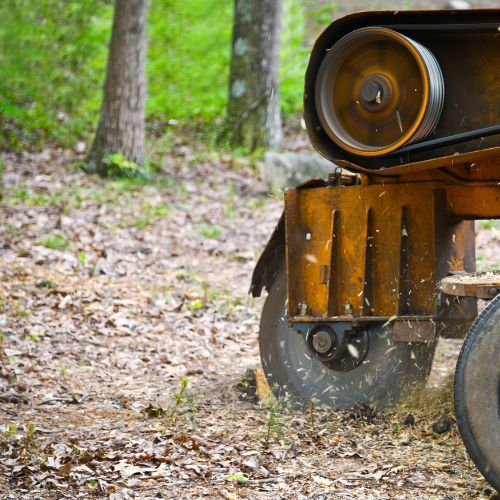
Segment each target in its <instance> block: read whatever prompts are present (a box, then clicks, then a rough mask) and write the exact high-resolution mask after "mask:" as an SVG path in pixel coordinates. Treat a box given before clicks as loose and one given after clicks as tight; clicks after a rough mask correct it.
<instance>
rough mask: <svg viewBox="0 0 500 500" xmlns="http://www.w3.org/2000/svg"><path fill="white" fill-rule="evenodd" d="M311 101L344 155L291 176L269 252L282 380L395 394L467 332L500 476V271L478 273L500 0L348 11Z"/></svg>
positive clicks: (497, 200)
mask: <svg viewBox="0 0 500 500" xmlns="http://www.w3.org/2000/svg"><path fill="white" fill-rule="evenodd" d="M304 117H305V122H306V127H307V132H308V135H309V138H310V140H311V143H312V145H313V146H314V148H315V149H316V150H317V151H318V152H319V153H321V154H322V155H323V156H324V157H325V158H327V159H328V160H331V161H332V162H333V163H334V164H335V165H337V167H338V168H337V169H336V170H335V171H334V173H332V174H330V175H329V177H328V179H327V180H311V181H308V182H306V183H304V184H302V185H301V186H299V187H297V188H295V189H289V190H287V191H286V193H285V209H284V213H283V216H282V217H281V219H280V221H279V223H278V225H277V227H276V229H275V230H274V232H273V234H272V236H271V238H270V240H269V243H268V244H267V246H266V248H265V250H264V252H263V253H262V255H261V257H260V259H259V261H258V263H257V265H256V268H255V270H254V274H253V278H252V287H251V292H252V294H253V295H254V296H259V295H260V294H261V292H262V290H263V289H266V290H267V291H268V296H267V299H266V302H265V305H264V309H263V313H262V319H261V326H260V349H261V358H262V364H263V368H264V371H265V373H266V376H267V378H268V381H269V383H270V385H271V386H272V387H276V389H277V390H278V391H279V392H281V393H287V394H290V395H292V396H295V397H296V398H298V399H301V400H303V401H308V400H311V399H313V398H314V399H316V400H319V401H320V402H322V403H325V404H328V405H330V406H332V407H334V408H345V407H351V406H353V405H359V404H370V405H374V406H377V407H379V408H380V407H387V406H391V405H394V404H396V403H398V401H400V400H401V399H402V398H403V397H405V396H406V395H407V394H408V393H409V392H410V391H411V390H412V389H413V387H419V386H422V385H423V384H425V380H426V378H427V376H428V374H429V372H430V369H431V365H432V360H433V356H434V351H435V347H436V343H437V340H438V337H439V336H442V337H446V338H464V337H465V341H464V342H463V347H462V351H461V354H460V357H459V360H458V364H457V368H456V375H455V406H456V416H457V421H458V425H459V428H460V432H461V434H462V437H463V439H464V442H465V445H466V447H467V449H468V451H469V454H470V455H471V457H472V459H473V460H474V462H475V463H476V465H477V466H478V468H479V469H480V471H481V473H482V474H483V475H484V476H485V478H486V479H487V480H488V481H489V482H490V483H491V484H492V485H493V486H494V487H495V488H496V489H497V490H500V295H498V294H499V293H500V273H499V272H498V269H497V270H496V271H495V270H491V271H489V272H483V273H479V274H478V273H475V261H476V258H475V232H474V220H477V219H499V218H500V10H498V9H494V10H467V11H415V12H413V11H399V12H390V11H389V12H387V11H386V12H361V13H356V14H352V15H349V16H347V17H344V18H342V19H339V20H337V21H334V22H333V23H332V24H330V26H328V27H327V28H326V30H325V31H324V32H323V33H322V34H321V35H320V37H319V38H318V40H317V41H316V43H315V45H314V48H313V50H312V53H311V56H310V60H309V65H308V68H307V72H306V77H305V91H304ZM478 299H482V300H486V301H488V305H487V306H486V308H484V310H483V311H482V312H481V313H480V314H479V315H478V306H477V302H478Z"/></svg>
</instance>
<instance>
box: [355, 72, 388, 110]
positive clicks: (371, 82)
mask: <svg viewBox="0 0 500 500" xmlns="http://www.w3.org/2000/svg"><path fill="white" fill-rule="evenodd" d="M391 94H392V92H391V84H390V82H389V80H388V79H387V78H386V77H385V76H384V75H378V74H374V75H370V76H368V77H367V78H365V79H364V80H363V82H362V83H361V87H360V90H359V102H360V103H361V105H362V106H363V107H364V108H365V109H367V110H369V111H372V112H373V111H377V110H379V111H381V110H383V109H384V108H385V107H386V106H387V105H388V104H389V103H390V101H391Z"/></svg>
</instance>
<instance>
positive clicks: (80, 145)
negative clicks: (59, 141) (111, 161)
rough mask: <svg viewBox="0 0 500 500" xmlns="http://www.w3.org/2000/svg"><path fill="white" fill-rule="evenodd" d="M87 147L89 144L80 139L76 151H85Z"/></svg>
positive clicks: (79, 152) (80, 152)
mask: <svg viewBox="0 0 500 500" xmlns="http://www.w3.org/2000/svg"><path fill="white" fill-rule="evenodd" d="M86 149H87V144H85V142H83V141H78V142H77V143H76V144H75V152H77V153H78V154H82V153H85V150H86Z"/></svg>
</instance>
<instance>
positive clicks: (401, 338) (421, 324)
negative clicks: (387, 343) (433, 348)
mask: <svg viewBox="0 0 500 500" xmlns="http://www.w3.org/2000/svg"><path fill="white" fill-rule="evenodd" d="M393 339H394V340H395V341H396V342H432V341H434V340H435V339H436V325H435V323H434V322H433V321H419V320H413V321H410V320H398V321H395V322H394V329H393Z"/></svg>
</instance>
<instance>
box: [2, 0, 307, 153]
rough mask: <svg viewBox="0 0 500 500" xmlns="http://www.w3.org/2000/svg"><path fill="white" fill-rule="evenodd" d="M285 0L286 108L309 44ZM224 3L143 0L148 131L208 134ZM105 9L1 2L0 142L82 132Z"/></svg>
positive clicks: (220, 81)
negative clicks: (176, 128)
mask: <svg viewBox="0 0 500 500" xmlns="http://www.w3.org/2000/svg"><path fill="white" fill-rule="evenodd" d="M61 6H63V7H61ZM284 6H285V9H284V22H283V25H284V29H283V35H282V36H283V43H282V52H281V61H282V63H281V104H282V109H283V111H284V112H285V113H290V112H294V111H297V110H300V109H301V107H302V86H303V75H304V70H305V65H306V63H307V56H308V49H307V48H305V47H304V43H303V40H304V6H303V4H302V2H301V0H285V2H284ZM232 12H233V0H168V1H165V0H151V2H150V10H149V18H148V38H149V47H148V62H147V76H148V86H149V88H148V90H149V93H148V100H147V116H148V125H149V132H150V133H153V134H154V133H157V131H160V132H161V133H163V131H164V130H165V125H168V124H173V123H179V125H180V126H188V127H195V128H196V127H197V128H201V129H202V130H204V131H205V135H206V136H207V137H215V136H216V134H217V127H218V126H219V124H220V123H221V120H222V119H223V117H224V113H225V107H226V99H227V87H228V76H229V62H230V55H231V32H232ZM111 18H112V2H110V1H107V0H67V1H65V2H64V3H61V2H60V0H37V1H36V2H33V1H32V0H12V1H10V2H1V3H0V47H2V50H1V51H0V66H1V68H2V78H1V79H0V128H1V130H2V133H1V134H0V149H11V150H19V149H23V148H26V147H40V146H41V145H42V144H44V143H45V142H47V141H50V142H55V143H58V144H61V145H63V146H72V145H73V144H75V142H76V141H78V140H80V139H84V140H87V141H89V140H91V137H92V133H93V131H94V129H95V126H96V124H97V120H98V114H99V107H100V101H101V87H102V82H103V80H104V76H105V65H106V57H107V43H108V39H109V35H110V29H111Z"/></svg>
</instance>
